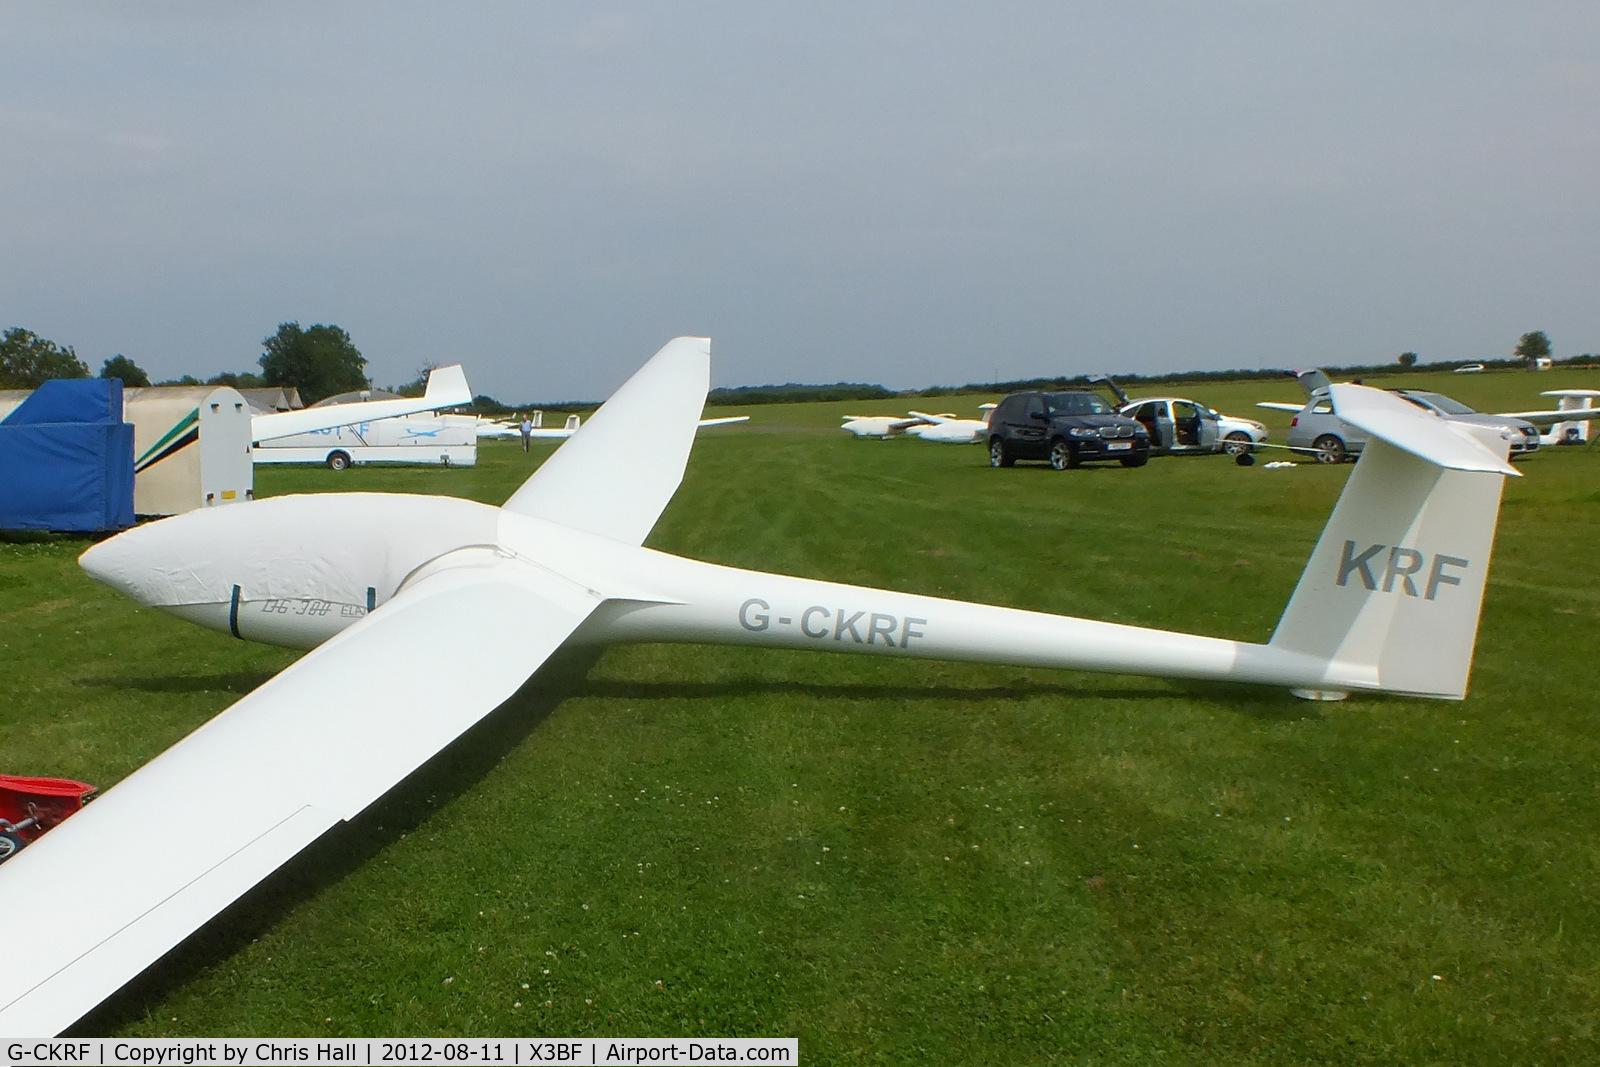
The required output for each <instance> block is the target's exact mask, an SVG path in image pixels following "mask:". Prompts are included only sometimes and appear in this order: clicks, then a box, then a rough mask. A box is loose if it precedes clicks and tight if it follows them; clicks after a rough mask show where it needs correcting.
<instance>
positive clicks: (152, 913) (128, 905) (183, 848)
mask: <svg viewBox="0 0 1600 1067" xmlns="http://www.w3.org/2000/svg"><path fill="white" fill-rule="evenodd" d="M709 381H710V342H708V341H706V340H704V339H701V338H679V339H677V340H675V341H672V342H671V343H669V344H668V345H667V346H666V347H665V348H663V349H662V350H661V351H660V352H659V353H658V354H657V355H656V356H655V358H653V359H652V360H650V362H648V363H647V364H645V366H644V367H643V368H642V369H641V370H639V372H638V373H636V374H635V375H634V376H633V377H632V378H631V379H629V381H628V382H627V383H626V384H624V385H623V386H622V388H621V389H620V390H618V391H617V393H616V394H615V395H614V396H613V397H612V398H611V399H610V400H609V401H607V402H606V404H605V405H604V406H602V407H601V408H600V410H599V411H597V412H596V413H595V415H594V417H593V418H592V419H590V420H589V421H588V423H587V424H586V425H585V426H584V427H583V428H582V430H581V431H580V432H578V433H577V434H575V435H574V436H573V437H572V439H571V440H570V441H568V442H566V443H565V444H564V445H563V446H562V447H561V448H560V449H558V450H557V451H556V453H555V454H554V455H552V456H551V457H550V459H549V460H547V461H546V462H545V463H544V465H543V466H541V467H540V468H539V469H538V470H537V471H535V472H534V473H533V475H532V476H531V477H530V478H529V479H528V480H527V481H526V482H525V483H524V484H523V485H522V487H521V488H519V489H518V490H517V491H516V493H514V494H513V495H512V497H511V498H510V499H509V500H508V501H506V503H505V505H504V506H503V507H500V508H494V507H490V506H487V505H483V504H478V503H474V502H472V501H468V500H459V499H453V498H441V497H427V496H404V495H384V494H320V495H309V496H286V497H278V498H274V499H269V500H262V501H256V502H253V503H249V504H244V505H240V506H236V507H229V508H218V509H209V510H202V511H195V512H191V513H189V514H186V515H181V516H178V517H176V518H172V519H167V520H165V521H162V522H157V523H152V524H149V525H146V526H142V527H139V528H136V529H134V530H130V531H128V532H127V533H124V534H122V535H120V536H118V537H115V538H112V539H110V540H108V541H105V542H102V543H101V544H99V545H96V546H94V547H93V548H91V549H89V550H88V551H87V552H85V553H84V554H83V557H82V565H83V567H84V569H85V570H86V571H88V573H89V574H90V575H91V576H93V577H94V578H96V579H97V580H99V581H101V582H104V583H105V584H107V585H109V586H111V587H113V588H115V589H118V590H120V591H122V592H124V593H126V594H127V595H129V596H131V597H132V598H134V599H135V600H137V601H139V602H140V603H142V604H146V605H151V606H154V607H159V608H161V609H163V610H166V611H169V612H171V613H173V614H175V615H179V616H181V617H183V618H186V619H189V620H191V621H193V622H196V623H199V624H201V625H204V626H209V627H211V628H213V629H217V630H221V631H223V632H224V633H231V634H233V635H235V636H238V637H241V638H244V639H248V640H257V641H266V642H271V643H276V644H283V645H289V646H296V647H306V648H313V651H311V652H310V653H309V654H307V655H306V656H304V657H303V658H301V659H300V660H299V661H298V662H296V663H295V664H293V665H292V666H290V667H289V668H287V669H286V670H284V671H283V672H282V673H280V674H279V675H278V676H277V677H275V678H273V679H272V680H270V681H268V682H267V683H266V684H264V685H262V686H261V687H260V688H258V689H256V690H255V691H254V692H252V693H251V694H249V695H248V696H246V697H245V698H244V699H242V700H240V701H239V702H238V703H236V704H234V705H233V706H232V707H230V708H228V709H227V710H226V711H224V712H222V713H221V714H220V715H218V716H217V717H216V718H214V719H213V720H211V721H210V722H208V723H207V724H206V725H205V726H203V727H201V728H200V729H199V730H196V731H195V732H194V733H193V734H191V735H190V736H188V737H187V738H185V739H183V740H182V741H180V742H178V743H177V744H176V745H174V746H173V747H172V748H170V749H169V750H167V751H166V752H165V753H163V754H162V755H161V756H159V757H157V758H156V759H155V760H153V761H151V762H150V763H149V764H148V765H146V766H145V767H142V768H140V769H139V770H138V771H136V772H134V773H133V774H131V775H129V776H128V777H127V778H126V779H125V780H124V781H123V782H121V783H120V784H118V785H117V786H115V787H114V788H112V789H110V790H108V791H107V792H106V793H105V795H104V796H102V797H101V798H100V799H99V800H97V801H96V802H95V803H93V804H91V805H89V806H88V807H87V808H85V809H84V810H83V811H82V812H80V813H78V814H77V815H74V816H73V817H72V818H71V819H69V820H67V821H66V822H65V823H63V824H62V825H61V826H60V827H58V828H56V829H54V830H52V831H51V832H50V833H49V834H47V835H45V836H44V837H43V838H42V839H41V840H39V841H38V842H36V843H35V844H33V845H31V846H29V847H28V848H26V849H24V850H23V851H22V852H20V853H19V854H18V855H17V856H15V857H14V858H13V859H11V860H9V861H8V862H7V863H5V864H4V865H3V866H0V911H3V912H4V913H5V914H8V915H16V916H25V917H26V921H20V922H15V923H12V924H10V926H9V927H8V929H7V932H6V943H5V949H4V953H3V955H0V1035H7V1036H11V1035H17V1036H30V1037H32V1036H38V1035H45V1034H54V1033H58V1032H59V1031H61V1030H63V1029H64V1028H66V1027H68V1026H70V1025H71V1024H72V1023H73V1022H74V1021H75V1020H76V1019H78V1018H80V1017H81V1016H82V1015H83V1014H84V1013H85V1012H87V1011H89V1010H90V1009H91V1008H93V1007H94V1006H95V1005H96V1004H98V1003H99V1002H100V1001H101V1000H103V999H104V998H105V997H107V996H109V995H110V994H111V993H113V992H115V991H116V990H117V989H118V988H119V987H121V986H122V985H123V984H124V983H126V982H127V981H129V980H130V979H132V978H133V977H134V976H135V975H137V974H138V973H139V972H140V971H142V970H144V968H146V967H147V966H149V965H150V964H151V963H153V962H154V961H155V960H157V959H159V958H160V957H161V956H162V955H163V954H165V953H166V952H167V951H168V950H169V949H171V948H172V947H173V946H174V945H176V944H178V943H179V942H180V941H182V940H183V939H184V938H185V937H187V936H188V935H189V934H191V933H193V932H194V931H195V930H197V929H198V928H199V927H201V926H202V925H204V924H205V923H206V922H207V921H209V920H210V919H211V918H212V917H213V916H215V915H216V914H217V913H218V912H219V911H221V910H222V909H223V908H225V907H227V906H228V905H229V904H230V903H231V902H233V901H234V900H236V899H238V898H239V897H240V896H241V895H242V894H243V893H245V892H246V891H248V890H249V889H250V888H251V887H252V886H254V885H255V884H256V883H257V882H259V881H260V880H261V879H263V878H265V877H266V876H267V875H269V874H271V873H272V871H273V870H275V869H276V868H277V867H279V866H280V865H281V864H283V863H284V862H286V861H287V860H289V859H290V858H291V857H292V856H294V855H295V854H296V853H297V852H299V851H300V850H301V849H303V848H305V847H306V846H307V845H308V844H310V843H311V842H312V841H313V840H315V839H316V838H317V837H319V836H320V835H321V834H323V833H324V832H325V831H327V830H328V829H329V828H330V827H332V826H333V825H334V824H336V823H338V822H339V821H341V820H348V819H350V818H353V817H354V816H355V815H356V814H357V813H358V812H360V811H361V810H362V809H363V808H365V807H366V806H367V805H369V804H371V803H372V802H373V801H374V800H376V799H377V798H378V797H380V796H381V795H383V793H384V792H385V791H387V790H388V789H390V788H391V787H392V786H393V785H394V784H395V783H397V782H399V781H400V780H401V779H402V778H404V777H405V776H406V775H407V774H409V773H411V772H412V771H413V770H415V769H416V768H417V767H418V766H420V765H421V764H422V763H423V762H424V761H426V760H427V759H428V758H429V757H431V756H432V755H434V754H435V753H436V752H438V751H440V750H441V749H442V748H444V747H445V746H446V745H448V744H450V742H451V741H452V740H454V739H455V738H456V737H457V736H459V735H460V734H461V733H462V732H463V731H465V730H466V729H468V728H469V727H471V726H472V725H473V724H474V723H476V722H477V721H479V720H480V719H481V718H482V717H483V716H485V715H486V714H488V713H489V712H490V711H491V710H493V709H494V708H495V707H496V706H497V705H498V704H500V703H501V702H503V701H504V700H506V699H507V698H508V697H510V696H511V695H512V694H513V693H514V692H516V690H517V689H518V688H519V687H520V686H521V685H522V684H523V682H524V681H525V680H526V679H527V678H528V677H529V676H530V675H531V674H532V673H533V672H534V671H536V670H537V669H538V668H539V667H540V665H541V664H543V663H544V662H545V660H546V659H547V658H548V657H549V656H550V655H551V654H552V653H553V652H554V651H555V650H556V649H557V648H559V647H560V646H562V645H563V644H565V643H569V642H571V643H582V644H603V643H609V642H623V641H695V642H713V643H723V644H739V645H753V646H761V647H769V648H799V649H818V650H821V649H827V650H832V651H845V652H857V653H863V654H867V655H881V656H899V657H921V658H936V659H955V660H970V661H976V662H987V663H1007V664H1018V665H1026V666H1041V667H1062V668H1069V669H1077V670H1092V671H1109V672H1113V673H1123V674H1151V675H1160V676H1167V677H1175V678H1198V679H1216V680H1226V681H1233V682H1251V683H1259V684H1262V685H1272V686H1283V687H1289V688H1293V689H1295V690H1298V691H1301V692H1302V695H1306V696H1310V697H1322V698H1330V697H1333V696H1338V695H1343V693H1344V692H1346V691H1349V690H1369V691H1385V692H1398V693H1406V694H1415V695H1421V696H1431V697H1443V698H1460V697H1462V696H1463V695H1464V694H1465V692H1466V687H1467V677H1468V672H1469V668H1470V665H1471V659H1472V649H1473V644H1474V641H1475V638H1476V631H1477V622H1478V613H1479V607H1480V605H1481V602H1482V597H1483V589H1484V581H1485V576H1486V574H1487V571H1488V565H1489V553H1490V549H1491V546H1492V543H1493V539H1494V529H1495V523H1496V518H1497V515H1498V508H1499V500H1500V493H1501V486H1502V481H1503V478H1504V476H1507V475H1515V474H1516V473H1517V472H1516V471H1514V470H1512V469H1511V467H1510V466H1509V465H1508V464H1507V462H1506V459H1505V455H1506V453H1505V443H1504V442H1503V441H1501V440H1499V439H1498V438H1492V437H1491V436H1490V435H1487V434H1480V433H1478V432H1477V431H1474V430H1471V429H1464V428H1462V427H1458V426H1455V425H1452V424H1450V423H1447V422H1445V421H1443V420H1440V419H1438V418H1435V417H1433V416H1432V415H1430V414H1427V413H1426V412H1423V411H1420V410H1418V409H1417V408H1415V407H1413V406H1412V405H1411V404H1408V403H1407V402H1406V401H1404V400H1401V399H1400V398H1398V397H1395V396H1391V395H1389V394H1386V393H1383V392H1380V391H1375V390H1370V389H1365V388H1362V387H1359V386H1344V385H1336V386H1334V387H1333V389H1334V391H1335V394H1334V395H1335V398H1336V400H1337V402H1338V404H1339V410H1340V413H1341V414H1342V415H1343V417H1344V418H1346V419H1347V420H1349V421H1350V422H1352V423H1355V424H1357V425H1359V426H1361V427H1362V428H1363V429H1364V430H1366V431H1367V432H1368V433H1369V434H1370V435H1371V436H1372V440H1371V441H1370V442H1369V444H1368V446H1367V448H1366V449H1365V450H1364V451H1363V453H1362V455H1361V459H1360V462H1359V464H1358V465H1357V466H1356V469H1355V471H1354V472H1353V473H1352V474H1351V476H1350V479H1349V481H1348V483H1347V484H1346V486H1345V489H1344V493H1343V495H1342V496H1341V497H1340V500H1339V503H1338V505H1337V506H1336V507H1335V508H1334V511H1333V515H1332V517H1331V518H1330V520H1329V522H1328V525H1327V527H1326V529H1325V530H1324V531H1323V534H1322V537H1321V539H1320V540H1319V541H1318V543H1317V546H1316V548H1315V550H1314V551H1313V552H1312V555H1311V560H1310V563H1309V564H1308V565H1307V568H1306V571H1305V573H1304V575H1303V576H1302V577H1301V579H1300V583H1299V585H1298V586H1297V588H1296V589H1295V591H1294V595H1293V598H1292V599H1291V600H1290V602H1289V606H1288V608H1287V610H1286V611H1285V612H1284V615H1283V618H1282V620H1281V621H1280V622H1279V624H1278V628H1277V631H1276V632H1275V633H1274V634H1273V636H1272V639H1271V641H1269V642H1268V643H1267V644H1264V645H1257V644H1247V643H1243V642H1238V641H1231V640H1227V639H1223V638H1216V637H1203V636H1195V635H1189V634H1181V633H1172V632H1168V631H1163V630H1153V629H1146V628H1142V627H1136V626H1125V625H1119V624H1116V623H1107V622H1097V621H1092V620H1087V619H1075V618H1068V617H1063V616H1056V615H1047V614H1042V613H1039V612H1033V611H1021V610H1017V609H1013V608H1005V607H996V606H990V605H986V604H975V603H966V602H961V601H955V600H946V599H942V598H939V597H931V596H919V595H917V594H913V593H904V592H895V591H891V590H883V589H869V588H862V587H858V586H851V585H843V584H838V583H834V582H826V581H817V580H813V579H807V578H795V577H788V576H784V575H778V574H768V573H762V572H758V571H749V570H740V569H736V568H732V567H723V566H716V565H713V564H709V563H701V562H697V561H695V560H691V559H685V558H682V557H679V556H672V555H668V554H666V553H663V552H657V551H653V550H651V549H647V548H644V547H642V542H643V541H644V538H645V536H646V535H647V534H648V533H649V532H650V530H651V528H652V527H653V526H654V525H655V522H656V520H657V518H658V517H659V516H660V515H661V512H662V510H663V509H664V508H665V507H666V506H667V503H668V501H669V500H671V498H672V495H673V493H674V492H675V491H676V489H677V486H678V484H679V481H680V479H681V478H682V476H683V472H684V469H685V465H686V463H687V461H688V457H689V451H690V448H691V447H692V445H693V442H694V437H695V429H696V423H697V421H698V418H699V415H700V411H701V407H702V405H703V404H704V402H705V395H706V390H707V387H708V385H709ZM642 424H649V425H651V426H652V427H653V428H654V432H653V434H652V437H651V439H650V443H649V447H647V448H641V447H639V438H638V427H639V426H640V425H642ZM441 618H444V619H450V620H453V621H452V623H451V625H449V626H440V625H439V620H440V619H441ZM462 620H466V621H465V622H463V621H462ZM313 646H314V647H313ZM196 797H204V798H205V803H203V804H197V803H195V802H194V798H196ZM173 818H177V819H180V820H181V822H182V825H181V828H179V829H177V830H176V831H175V832H173V833H171V834H167V835H166V836H165V839H164V843H163V845H162V846H161V848H160V849H159V850H157V852H156V853H152V851H151V848H150V844H149V841H150V827H151V825H152V820H155V821H161V820H170V819H173Z"/></svg>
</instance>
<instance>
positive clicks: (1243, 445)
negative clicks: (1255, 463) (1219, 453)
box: [1222, 430, 1256, 456]
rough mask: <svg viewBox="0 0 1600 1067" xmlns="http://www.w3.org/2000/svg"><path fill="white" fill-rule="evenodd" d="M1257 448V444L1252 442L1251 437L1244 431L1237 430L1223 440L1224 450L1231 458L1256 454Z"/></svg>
mask: <svg viewBox="0 0 1600 1067" xmlns="http://www.w3.org/2000/svg"><path fill="white" fill-rule="evenodd" d="M1255 448H1256V443H1255V442H1254V441H1252V440H1250V435H1249V434H1247V433H1245V432H1244V431H1243V430H1235V431H1233V432H1232V433H1230V434H1229V435H1228V436H1227V437H1224V438H1223V439H1222V450H1223V451H1224V452H1226V453H1227V454H1228V455H1230V456H1237V455H1241V454H1243V453H1245V452H1254V451H1255Z"/></svg>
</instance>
